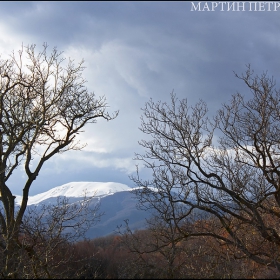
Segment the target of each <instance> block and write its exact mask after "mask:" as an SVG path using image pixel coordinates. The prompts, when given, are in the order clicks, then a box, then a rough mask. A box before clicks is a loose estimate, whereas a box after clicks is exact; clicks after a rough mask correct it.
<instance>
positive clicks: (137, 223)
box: [16, 182, 149, 239]
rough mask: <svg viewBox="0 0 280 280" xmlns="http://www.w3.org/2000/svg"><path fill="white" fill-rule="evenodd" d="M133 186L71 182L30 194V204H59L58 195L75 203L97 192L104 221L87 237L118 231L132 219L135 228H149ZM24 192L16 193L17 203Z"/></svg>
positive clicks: (91, 229)
mask: <svg viewBox="0 0 280 280" xmlns="http://www.w3.org/2000/svg"><path fill="white" fill-rule="evenodd" d="M132 190H133V188H130V187H128V186H127V185H124V184H120V183H115V182H105V183H104V182H71V183H67V184H64V185H61V186H58V187H55V188H53V189H50V190H48V191H46V192H43V193H41V194H37V195H34V196H30V197H29V199H28V206H29V207H30V206H32V205H37V206H39V207H38V209H39V208H40V205H42V204H55V203H56V202H57V198H58V197H67V198H68V199H69V203H75V202H77V201H79V200H80V199H82V198H83V197H84V195H85V193H86V195H87V196H94V197H95V199H94V201H93V204H94V203H100V212H104V215H103V216H102V217H101V221H100V222H98V223H97V224H96V225H95V226H93V227H91V228H90V229H89V230H88V232H87V233H86V237H87V238H90V239H91V238H96V237H102V236H106V235H110V234H115V230H116V229H117V226H120V225H124V220H126V219H128V220H129V226H130V228H131V229H132V230H136V229H143V228H145V221H146V220H145V219H146V218H148V217H149V213H148V212H145V211H141V210H138V209H137V208H136V204H137V200H136V198H135V195H134V194H133V193H132ZM20 201H21V196H19V195H16V203H17V204H20Z"/></svg>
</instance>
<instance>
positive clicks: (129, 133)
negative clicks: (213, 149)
mask: <svg viewBox="0 0 280 280" xmlns="http://www.w3.org/2000/svg"><path fill="white" fill-rule="evenodd" d="M217 3H220V2H210V1H208V2H205V1H204V2H200V4H199V2H188V1H179V2H176V1H172V2H171V1H170V2H168V1H163V2H144V1H140V2H130V1H120V2H118V1H114V2H109V1H108V2H106V1H104V2H101V1H100V2H99V1H94V2H91V1H85V2H83V1H69V2H67V1H63V2H59V1H51V2H48V1H46V2H36V1H33V2H28V1H25V2H16V1H3V2H0V34H1V36H0V53H1V54H2V55H7V54H10V53H11V52H12V51H13V50H14V51H17V50H19V49H20V48H21V45H24V46H25V45H30V44H36V46H37V47H36V48H38V50H40V49H42V45H43V43H45V42H46V43H47V44H48V45H49V47H50V49H52V48H53V47H56V48H57V49H58V50H60V51H63V52H64V53H63V55H64V56H65V57H66V58H68V57H71V58H73V59H75V61H77V62H79V61H81V60H82V59H84V60H85V64H84V66H86V69H85V70H84V77H85V79H86V80H87V84H86V86H87V88H88V90H89V91H91V92H94V93H95V94H96V96H103V95H104V96H106V99H107V103H108V105H109V108H108V111H109V112H111V113H113V112H114V111H116V110H119V116H118V117H117V118H116V119H114V120H112V121H110V122H107V121H105V120H101V119H100V120H98V122H97V123H96V124H91V125H87V126H85V128H84V132H83V133H81V134H80V136H79V137H80V140H81V141H82V142H83V143H87V146H86V147H85V148H84V149H83V150H82V151H70V152H66V153H63V154H59V155H56V156H55V157H53V158H52V159H51V160H49V161H48V162H47V163H46V164H45V166H44V167H43V169H42V170H41V172H40V174H39V176H38V177H37V179H36V181H35V182H34V183H33V185H32V187H31V189H30V194H31V195H36V194H39V193H41V192H45V191H47V190H49V189H51V188H54V187H56V186H59V185H63V184H66V183H69V182H79V181H86V182H118V183H121V184H126V185H128V186H133V185H134V183H133V182H132V181H131V180H130V179H129V176H131V175H133V174H135V171H136V164H139V163H138V162H136V161H135V160H134V159H133V158H134V155H135V153H141V152H143V150H142V148H141V146H139V144H138V141H139V140H141V139H143V138H144V137H145V136H144V135H143V134H142V132H141V131H140V130H139V127H140V124H141V122H140V116H141V114H142V111H141V108H143V107H144V106H145V103H146V102H148V101H149V99H150V98H152V99H153V100H154V101H159V100H161V101H166V102H169V100H170V93H171V92H172V91H174V92H175V93H176V95H177V97H178V98H180V99H181V98H187V99H188V102H189V104H193V105H194V104H195V103H196V102H198V101H199V100H200V99H202V100H204V101H205V102H206V103H207V106H208V108H209V112H210V113H213V114H214V113H215V112H216V111H217V110H218V109H219V108H220V107H221V104H222V103H225V102H228V101H229V100H230V98H231V96H232V95H233V94H235V93H236V92H240V93H241V94H244V95H249V94H250V92H249V91H248V89H247V88H246V86H245V85H244V83H243V82H242V81H241V80H239V79H237V78H236V77H235V76H234V72H236V73H238V74H242V73H243V72H244V71H245V70H246V65H247V64H251V67H252V69H254V71H255V72H256V73H257V74H262V73H263V72H264V71H267V72H268V74H269V75H271V76H274V78H275V79H276V82H277V79H278V74H279V73H280V71H279V70H280V64H279V47H280V4H279V3H280V2H275V3H272V4H268V3H270V2H261V3H263V4H258V5H260V6H257V4H250V5H251V6H249V2H244V6H243V8H242V7H238V6H237V2H223V3H225V4H224V5H223V8H222V7H221V4H219V5H218V6H217V7H216V4H217ZM250 3H255V2H250ZM278 4H279V5H278ZM198 5H200V6H198ZM253 5H254V6H253ZM269 5H270V6H269ZM278 6H279V7H278ZM194 7H195V8H194ZM279 82H280V81H279ZM143 172H144V171H143ZM25 178H26V177H25V175H24V173H23V170H22V168H18V169H17V170H16V172H15V173H14V174H13V176H12V178H11V179H10V180H9V181H8V186H9V187H10V188H11V189H12V191H13V193H16V194H21V191H22V188H23V184H24V182H25Z"/></svg>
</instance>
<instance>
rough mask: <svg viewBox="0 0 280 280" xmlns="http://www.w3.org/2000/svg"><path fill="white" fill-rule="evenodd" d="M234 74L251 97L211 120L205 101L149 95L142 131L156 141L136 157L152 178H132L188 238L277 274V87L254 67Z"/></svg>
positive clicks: (144, 198)
mask: <svg viewBox="0 0 280 280" xmlns="http://www.w3.org/2000/svg"><path fill="white" fill-rule="evenodd" d="M236 77H237V78H238V79H240V80H241V81H243V82H244V83H245V85H246V86H247V88H248V89H249V92H250V93H251V95H252V96H251V99H248V98H246V97H245V96H243V95H241V94H239V93H237V94H235V95H233V96H232V100H231V102H230V103H229V104H224V105H222V108H221V109H220V110H219V111H218V113H217V115H216V117H215V118H213V119H210V118H209V117H207V114H208V110H207V106H206V104H205V102H203V101H200V102H198V103H197V104H196V105H195V106H189V105H188V102H187V100H186V99H183V100H178V99H177V98H176V96H175V94H173V93H172V94H171V103H170V104H167V103H162V102H154V101H153V100H152V99H151V100H150V101H149V102H148V103H147V104H146V106H145V108H144V109H143V116H142V125H141V128H140V130H141V131H142V132H143V133H145V134H147V135H149V136H150V137H151V138H150V139H149V140H142V141H140V145H141V146H143V147H144V148H145V149H146V152H145V153H144V154H137V155H136V160H140V161H142V162H144V165H145V167H146V168H148V169H149V170H150V171H151V176H152V178H151V179H150V180H144V179H141V178H140V175H139V172H137V175H136V176H134V177H132V179H133V180H134V182H135V183H136V185H137V186H139V187H141V188H139V189H138V191H137V192H138V197H139V199H140V203H141V204H142V206H145V207H148V208H153V209H155V210H156V211H158V212H159V213H161V214H162V215H164V213H165V212H166V208H164V207H163V208H162V207H160V205H161V203H162V201H168V202H169V204H170V209H171V211H172V213H173V214H172V215H170V218H171V219H172V221H173V222H174V223H175V224H176V227H177V230H178V231H179V232H180V234H182V235H183V236H184V237H185V238H190V237H195V236H198V237H199V236H201V237H202V236H208V237H209V238H214V239H215V240H216V241H218V242H219V244H220V246H227V247H228V250H229V251H230V252H231V254H232V255H233V256H234V257H235V258H250V259H251V260H253V261H255V262H257V263H259V264H261V265H264V266H267V267H271V268H272V269H274V272H275V273H276V270H278V275H279V272H280V255H279V254H280V250H279V249H280V247H279V245H280V235H279V234H280V223H279V218H280V208H279V207H280V157H279V156H280V91H279V90H277V89H276V88H275V85H276V83H275V80H274V79H273V78H270V77H268V75H267V73H263V74H262V75H261V76H258V75H254V73H253V71H252V69H251V68H250V65H249V66H247V70H246V72H245V73H244V74H242V75H237V74H236ZM207 219H208V220H209V221H211V223H209V222H206V221H207ZM195 221H196V222H198V221H200V223H197V226H196V227H193V226H192V225H193V223H194V222H195ZM275 269H276V270H275Z"/></svg>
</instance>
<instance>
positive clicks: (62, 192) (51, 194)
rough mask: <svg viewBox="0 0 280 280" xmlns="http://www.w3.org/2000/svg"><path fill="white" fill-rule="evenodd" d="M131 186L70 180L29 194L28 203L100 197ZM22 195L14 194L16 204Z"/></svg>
mask: <svg viewBox="0 0 280 280" xmlns="http://www.w3.org/2000/svg"><path fill="white" fill-rule="evenodd" d="M131 190H133V188H131V187H128V186H127V185H125V184H121V183H115V182H70V183H67V184H64V185H61V186H58V187H55V188H52V189H50V190H48V191H46V192H43V193H40V194H37V195H34V196H29V198H28V205H34V204H39V203H40V202H42V201H44V200H47V199H50V198H56V197H59V196H64V197H71V198H73V197H77V198H78V197H84V196H85V195H86V196H87V197H97V198H102V197H105V196H108V195H112V194H114V193H117V192H122V191H131ZM21 200H22V196H20V195H16V199H15V202H16V204H21Z"/></svg>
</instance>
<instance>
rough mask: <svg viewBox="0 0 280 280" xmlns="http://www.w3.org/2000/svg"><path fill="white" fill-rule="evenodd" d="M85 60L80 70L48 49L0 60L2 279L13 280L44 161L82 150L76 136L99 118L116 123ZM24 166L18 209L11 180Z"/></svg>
mask: <svg viewBox="0 0 280 280" xmlns="http://www.w3.org/2000/svg"><path fill="white" fill-rule="evenodd" d="M83 70H84V67H83V61H82V62H80V63H78V65H77V66H75V64H74V61H73V60H71V59H69V61H68V63H67V62H66V61H65V59H64V58H63V57H62V53H61V52H58V51H57V49H56V48H54V49H53V50H52V51H51V53H50V54H48V46H47V45H46V44H44V45H43V50H42V51H40V52H38V53H37V52H35V45H29V46H27V47H25V48H22V49H21V50H20V51H19V53H18V55H17V54H15V53H14V52H13V53H12V54H11V56H10V57H9V58H8V59H1V60H0V87H1V92H0V171H1V172H0V192H1V201H2V204H3V209H4V210H3V211H1V212H0V224H1V235H2V239H1V244H0V245H1V248H2V249H3V250H4V254H5V258H4V259H5V263H4V264H3V267H4V269H3V272H2V277H11V278H13V277H14V274H13V273H14V265H15V264H14V261H12V259H13V257H14V256H15V252H16V251H17V250H18V248H21V247H22V244H21V242H20V240H19V235H20V226H21V223H22V220H23V216H24V213H25V210H26V207H27V201H28V196H29V190H30V187H31V185H32V183H33V182H34V180H35V179H36V177H37V176H38V175H39V172H40V170H41V168H42V167H43V165H44V163H45V162H46V161H48V160H49V159H50V158H52V157H53V156H54V155H56V154H59V153H62V152H65V151H68V150H71V149H81V148H82V147H83V146H81V145H80V144H79V143H78V141H76V139H75V137H76V135H77V134H79V133H80V132H81V130H82V128H83V127H84V126H85V125H86V124H88V123H95V122H96V121H97V119H98V118H103V119H106V120H108V121H109V120H112V119H114V118H115V117H116V116H117V114H118V112H116V113H115V114H114V115H109V114H108V113H107V104H106V99H105V97H96V96H95V95H94V93H90V92H89V91H88V90H87V88H86V87H85V82H86V81H85V80H84V79H83V77H82V73H83ZM19 166H23V168H24V170H25V173H26V178H27V179H26V181H25V183H23V186H22V201H21V206H20V208H19V210H18V211H15V197H14V196H13V194H12V192H11V190H10V188H9V186H8V185H7V181H8V180H9V178H10V177H11V176H12V175H13V173H14V171H15V169H16V168H18V167H19Z"/></svg>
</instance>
